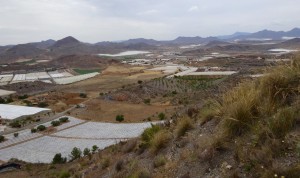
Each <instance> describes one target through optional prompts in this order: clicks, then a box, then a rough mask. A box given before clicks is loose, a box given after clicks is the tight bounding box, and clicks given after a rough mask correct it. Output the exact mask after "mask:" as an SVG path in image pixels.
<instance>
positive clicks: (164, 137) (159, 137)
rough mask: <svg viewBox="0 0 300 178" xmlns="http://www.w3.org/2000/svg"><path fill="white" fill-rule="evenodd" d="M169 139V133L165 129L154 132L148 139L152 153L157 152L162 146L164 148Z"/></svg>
mask: <svg viewBox="0 0 300 178" xmlns="http://www.w3.org/2000/svg"><path fill="white" fill-rule="evenodd" d="M170 140H171V134H170V133H169V132H168V131H166V130H161V131H159V132H158V133H156V134H155V135H154V137H153V139H152V140H151V141H150V149H151V151H152V152H153V153H157V152H158V151H159V150H161V149H162V148H165V147H166V146H167V144H168V143H169V141H170Z"/></svg>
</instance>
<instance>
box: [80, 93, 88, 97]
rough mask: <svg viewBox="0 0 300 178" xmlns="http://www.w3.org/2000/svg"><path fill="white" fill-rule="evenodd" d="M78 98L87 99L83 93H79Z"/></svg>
mask: <svg viewBox="0 0 300 178" xmlns="http://www.w3.org/2000/svg"><path fill="white" fill-rule="evenodd" d="M79 96H80V97H81V98H86V97H87V94H85V93H80V94H79Z"/></svg>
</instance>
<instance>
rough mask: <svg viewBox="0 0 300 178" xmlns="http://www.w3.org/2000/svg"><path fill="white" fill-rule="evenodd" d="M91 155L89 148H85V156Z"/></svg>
mask: <svg viewBox="0 0 300 178" xmlns="http://www.w3.org/2000/svg"><path fill="white" fill-rule="evenodd" d="M90 154H91V150H90V149H89V148H85V149H84V150H83V155H84V156H88V155H90Z"/></svg>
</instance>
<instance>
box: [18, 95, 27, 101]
mask: <svg viewBox="0 0 300 178" xmlns="http://www.w3.org/2000/svg"><path fill="white" fill-rule="evenodd" d="M26 98H28V95H22V96H18V99H20V100H23V99H26Z"/></svg>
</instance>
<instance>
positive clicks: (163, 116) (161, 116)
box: [158, 112, 166, 120]
mask: <svg viewBox="0 0 300 178" xmlns="http://www.w3.org/2000/svg"><path fill="white" fill-rule="evenodd" d="M158 118H159V119H160V120H165V119H166V115H165V113H163V112H161V113H159V114H158Z"/></svg>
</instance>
